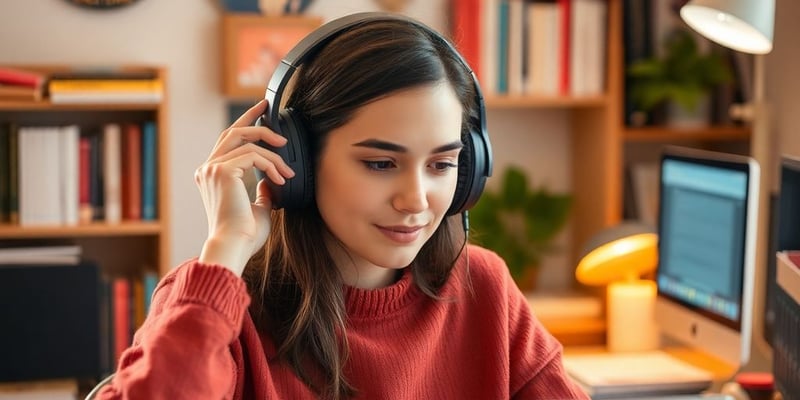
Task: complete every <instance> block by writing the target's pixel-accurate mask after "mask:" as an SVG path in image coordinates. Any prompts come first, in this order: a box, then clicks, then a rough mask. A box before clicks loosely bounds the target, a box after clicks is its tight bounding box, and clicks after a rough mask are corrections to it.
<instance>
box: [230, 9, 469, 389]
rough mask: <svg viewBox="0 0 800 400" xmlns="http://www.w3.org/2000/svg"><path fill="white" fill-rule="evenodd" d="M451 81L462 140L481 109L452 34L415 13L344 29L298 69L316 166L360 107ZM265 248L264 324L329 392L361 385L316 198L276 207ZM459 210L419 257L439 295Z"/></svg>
mask: <svg viewBox="0 0 800 400" xmlns="http://www.w3.org/2000/svg"><path fill="white" fill-rule="evenodd" d="M437 82H447V83H448V84H449V85H450V86H451V87H452V88H453V89H454V90H455V93H456V94H457V96H458V98H459V99H460V101H461V104H462V108H463V110H464V112H463V118H462V121H464V122H463V123H462V140H465V138H466V133H467V132H468V130H467V129H468V127H467V126H466V124H467V123H468V122H467V121H469V118H468V114H469V113H473V112H475V110H476V107H477V105H476V104H474V85H473V83H472V77H471V76H470V75H469V72H468V71H467V70H466V68H465V67H464V66H463V64H462V63H461V62H460V60H459V59H458V58H457V56H456V55H455V54H453V52H452V51H451V50H450V48H449V47H448V45H447V44H446V42H444V41H443V40H442V39H441V37H439V36H438V35H437V34H435V33H433V32H432V31H430V30H428V29H425V28H422V27H420V26H416V25H415V24H412V23H409V22H408V21H401V20H397V21H394V20H382V21H369V22H365V23H362V24H358V25H356V26H354V27H352V28H351V29H349V30H348V31H346V32H343V33H341V34H339V35H338V36H337V37H336V38H335V39H333V40H332V41H331V42H330V43H328V44H327V45H326V46H325V47H324V48H323V49H321V50H320V51H319V53H317V54H316V55H315V56H314V57H313V60H312V61H310V62H307V63H305V64H304V65H303V66H302V67H301V69H300V70H299V71H298V73H297V76H296V82H295V85H294V89H293V91H292V94H291V96H290V97H289V100H288V101H287V106H288V107H292V108H294V109H295V110H302V115H303V119H304V122H305V127H306V129H307V131H308V132H309V136H310V137H309V138H308V142H309V143H310V145H309V147H310V154H311V158H312V164H313V166H314V170H316V168H317V163H318V158H319V154H320V152H321V149H322V148H323V146H324V145H325V140H326V137H327V135H328V133H329V132H330V131H331V130H333V129H335V128H338V127H340V126H342V125H344V124H346V123H347V122H348V121H349V120H350V119H351V118H352V116H353V114H354V113H355V112H356V111H357V110H358V108H359V107H362V106H364V105H365V104H367V103H369V102H371V101H375V100H376V99H379V98H381V97H385V96H387V95H389V94H391V93H393V92H396V91H399V90H401V89H407V88H411V87H416V86H421V85H426V84H434V83H437ZM272 223H273V227H272V232H271V233H270V235H269V238H268V239H267V243H266V245H265V246H264V249H263V250H262V251H260V252H258V253H257V254H256V255H254V256H253V258H251V260H250V261H249V262H248V265H247V267H246V268H245V272H244V278H245V281H246V282H247V285H248V288H249V292H250V295H251V297H252V306H251V309H250V313H251V315H252V316H253V319H254V321H256V326H257V327H258V329H260V330H263V331H266V332H268V333H269V334H270V335H271V337H272V338H273V340H274V341H275V346H276V348H277V353H278V358H279V359H280V360H281V361H282V362H286V363H287V364H288V366H289V367H290V368H291V369H292V370H293V371H294V372H295V373H296V374H297V376H298V377H299V378H300V379H301V380H302V381H303V382H305V383H306V384H307V385H308V386H309V387H310V388H311V389H312V390H314V391H315V392H316V393H317V394H319V395H320V396H323V397H326V398H333V399H339V398H345V397H350V396H351V395H353V394H354V393H355V388H353V387H352V385H350V384H349V383H348V381H347V379H346V377H345V376H344V374H343V368H344V364H345V362H346V359H347V353H348V347H347V341H346V336H345V330H346V328H347V326H346V321H347V316H346V311H345V306H344V294H343V290H342V289H343V288H342V286H343V282H342V278H341V276H340V274H339V271H338V269H337V268H335V266H334V262H333V259H332V258H331V256H330V254H329V253H328V252H327V251H326V248H325V246H324V245H322V244H323V243H325V237H326V236H327V237H330V236H331V233H330V232H329V231H328V230H327V228H326V225H325V222H324V221H323V220H322V217H321V216H320V213H319V210H318V209H317V206H316V204H312V205H311V206H309V207H308V208H306V209H303V210H293V211H292V210H276V211H273V212H272ZM460 225H461V224H460V223H459V221H458V217H450V218H445V219H444V220H443V221H442V223H441V225H440V226H439V228H438V229H437V230H436V232H435V233H434V234H433V236H432V237H431V238H430V240H428V242H426V243H425V245H424V246H423V247H422V248H421V250H420V252H419V254H417V257H416V258H415V259H414V261H413V262H412V264H411V265H412V266H413V268H411V271H412V274H413V281H414V284H415V285H416V287H417V288H419V290H421V291H422V292H424V293H425V294H427V295H428V296H430V297H432V298H437V292H438V290H439V289H440V288H441V286H442V285H443V284H444V282H446V281H447V279H448V277H449V276H450V273H451V271H452V269H453V266H454V264H455V260H456V258H457V257H458V255H459V252H460V249H461V247H462V246H463V241H464V236H463V232H462V231H460Z"/></svg>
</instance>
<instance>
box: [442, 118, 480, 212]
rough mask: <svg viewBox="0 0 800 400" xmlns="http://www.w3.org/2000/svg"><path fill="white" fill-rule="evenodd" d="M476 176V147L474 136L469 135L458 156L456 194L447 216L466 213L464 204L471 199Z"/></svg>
mask: <svg viewBox="0 0 800 400" xmlns="http://www.w3.org/2000/svg"><path fill="white" fill-rule="evenodd" d="M474 175H475V145H474V143H473V134H472V133H470V134H468V135H467V138H466V140H465V141H464V148H463V149H461V152H460V153H459V154H458V179H457V183H456V192H455V194H454V195H453V202H452V203H451V204H450V208H449V209H448V210H447V215H456V214H459V213H461V212H462V211H464V204H465V203H466V202H467V199H468V198H469V191H470V188H471V186H472V180H473V177H474Z"/></svg>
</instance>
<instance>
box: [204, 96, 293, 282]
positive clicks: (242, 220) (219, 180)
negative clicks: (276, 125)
mask: <svg viewBox="0 0 800 400" xmlns="http://www.w3.org/2000/svg"><path fill="white" fill-rule="evenodd" d="M266 107H267V102H266V100H262V101H261V102H259V103H258V104H256V105H255V106H253V107H252V108H250V109H249V110H247V111H246V112H245V113H244V114H242V116H241V117H239V119H238V120H236V122H234V123H233V125H231V126H230V127H229V128H228V129H226V130H224V131H223V132H222V134H221V135H220V136H219V139H217V143H216V145H214V149H213V150H212V151H211V154H210V155H209V156H208V159H207V160H206V162H205V163H203V164H202V165H201V166H200V167H198V168H197V170H196V171H195V174H194V180H195V182H196V183H197V187H198V188H199V189H200V194H201V195H202V197H203V205H204V206H205V210H206V217H207V218H208V237H207V238H206V241H205V243H204V244H203V250H202V252H201V253H200V262H202V263H206V264H218V265H222V266H225V267H227V268H228V269H230V270H231V271H233V272H234V273H235V274H237V275H239V276H241V274H242V271H243V270H244V266H245V264H246V263H247V260H248V259H249V258H250V257H251V256H252V255H253V254H254V253H255V252H256V251H257V250H258V249H259V248H260V247H261V246H263V245H264V242H265V241H266V240H267V236H268V235H269V231H270V227H271V221H270V210H271V209H272V202H271V201H270V198H269V192H268V190H267V182H266V180H264V179H262V180H261V182H259V183H258V188H257V196H256V201H255V203H251V202H250V198H249V197H248V195H247V188H246V187H245V183H244V180H243V179H244V177H245V175H246V174H251V173H252V168H254V167H255V168H258V169H260V170H262V171H264V172H265V173H266V176H267V178H266V179H269V180H271V181H273V182H275V183H276V184H279V185H282V184H283V183H285V182H286V181H285V178H291V177H292V176H294V171H292V170H291V168H289V166H288V165H286V163H285V162H284V161H283V160H282V159H281V157H280V156H279V155H277V154H275V153H274V152H272V151H269V150H267V149H265V148H263V147H261V146H259V145H257V144H256V143H255V142H257V141H259V140H263V141H264V142H267V143H269V144H271V145H273V146H283V145H285V144H286V138H284V137H283V136H280V135H278V134H277V133H275V132H273V131H271V130H270V129H269V128H267V127H263V126H252V124H253V122H254V121H255V120H256V119H257V118H258V117H259V116H260V115H262V114H263V113H264V111H265V109H266Z"/></svg>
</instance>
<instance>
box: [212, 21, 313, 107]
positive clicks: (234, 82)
mask: <svg viewBox="0 0 800 400" xmlns="http://www.w3.org/2000/svg"><path fill="white" fill-rule="evenodd" d="M321 24H322V19H321V18H318V17H310V16H303V15H287V16H264V15H258V14H226V15H224V16H223V18H222V75H223V76H222V92H223V94H224V95H225V96H227V97H229V98H233V99H242V100H256V99H261V98H263V97H264V93H265V91H266V88H267V84H268V83H269V79H270V77H272V73H273V72H274V71H275V67H276V66H277V65H278V63H280V61H281V59H282V58H283V57H284V56H285V55H286V54H287V53H288V52H289V50H291V49H292V47H294V45H296V44H297V43H298V42H299V41H300V40H301V39H302V38H303V37H305V36H306V35H308V34H309V33H310V32H311V31H313V30H314V29H316V28H317V27H319V26H320V25H321Z"/></svg>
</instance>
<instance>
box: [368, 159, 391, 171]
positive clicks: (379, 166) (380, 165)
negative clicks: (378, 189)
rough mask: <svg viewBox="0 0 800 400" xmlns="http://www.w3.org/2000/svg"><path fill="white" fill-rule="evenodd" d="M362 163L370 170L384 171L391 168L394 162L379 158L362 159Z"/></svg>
mask: <svg viewBox="0 0 800 400" xmlns="http://www.w3.org/2000/svg"><path fill="white" fill-rule="evenodd" d="M362 162H363V163H364V165H365V166H366V167H367V168H368V169H371V170H374V171H386V170H389V169H391V168H394V163H393V162H392V161H389V160H380V161H362Z"/></svg>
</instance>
